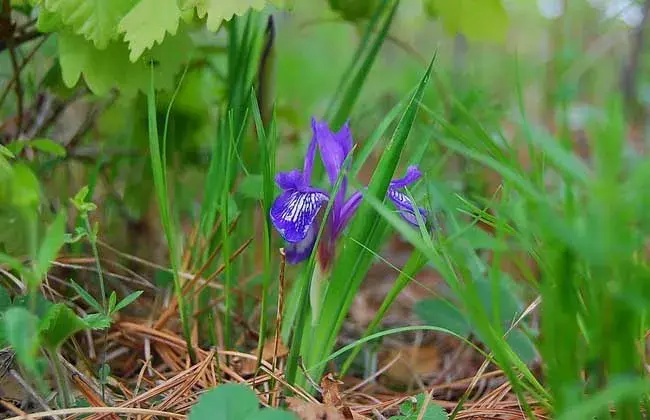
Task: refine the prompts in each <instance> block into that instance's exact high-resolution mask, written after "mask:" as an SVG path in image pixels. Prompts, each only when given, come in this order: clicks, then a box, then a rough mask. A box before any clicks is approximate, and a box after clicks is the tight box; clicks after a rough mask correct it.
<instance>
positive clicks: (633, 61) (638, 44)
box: [621, 0, 650, 111]
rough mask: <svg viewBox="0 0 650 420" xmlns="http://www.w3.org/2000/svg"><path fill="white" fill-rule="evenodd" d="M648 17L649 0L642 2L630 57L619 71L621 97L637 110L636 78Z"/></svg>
mask: <svg viewBox="0 0 650 420" xmlns="http://www.w3.org/2000/svg"><path fill="white" fill-rule="evenodd" d="M649 19H650V0H645V1H644V2H643V9H642V19H641V23H640V24H639V26H638V27H637V28H636V30H635V32H634V34H633V39H632V42H631V44H632V47H631V48H632V50H631V51H630V58H629V60H628V62H627V63H626V64H625V66H624V67H623V70H622V71H621V88H622V90H623V97H624V98H625V104H626V105H627V106H628V107H629V108H630V109H631V110H635V111H636V110H637V108H638V100H637V96H636V88H637V79H638V73H639V64H640V58H641V53H642V52H643V46H644V43H645V33H646V30H647V27H648V23H649V22H648V21H649Z"/></svg>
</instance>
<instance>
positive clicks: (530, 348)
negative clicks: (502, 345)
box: [506, 328, 538, 363]
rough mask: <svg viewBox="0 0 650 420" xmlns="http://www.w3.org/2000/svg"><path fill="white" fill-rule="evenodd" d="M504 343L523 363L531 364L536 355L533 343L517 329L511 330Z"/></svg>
mask: <svg viewBox="0 0 650 420" xmlns="http://www.w3.org/2000/svg"><path fill="white" fill-rule="evenodd" d="M506 342H507V343H508V345H509V346H510V347H512V351H514V352H515V353H516V354H517V356H519V358H520V359H521V360H523V362H524V363H531V362H533V361H534V360H535V358H536V357H537V355H538V353H537V348H536V347H535V345H534V344H533V342H532V341H530V338H528V336H527V335H526V334H524V332H523V331H522V330H521V329H519V328H516V329H514V330H512V331H511V332H510V334H508V336H507V337H506Z"/></svg>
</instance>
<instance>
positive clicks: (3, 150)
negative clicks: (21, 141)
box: [0, 142, 17, 159]
mask: <svg viewBox="0 0 650 420" xmlns="http://www.w3.org/2000/svg"><path fill="white" fill-rule="evenodd" d="M14 143H17V142H14ZM11 144H13V143H10V144H9V145H11ZM0 155H4V156H6V157H8V158H9V159H13V158H15V157H16V156H15V155H14V153H12V151H11V150H9V149H8V148H7V147H5V146H3V145H1V144H0Z"/></svg>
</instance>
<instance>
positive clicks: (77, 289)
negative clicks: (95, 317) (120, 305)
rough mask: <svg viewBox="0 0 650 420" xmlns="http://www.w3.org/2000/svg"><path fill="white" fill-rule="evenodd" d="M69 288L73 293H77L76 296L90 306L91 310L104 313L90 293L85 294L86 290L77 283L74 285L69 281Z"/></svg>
mask: <svg viewBox="0 0 650 420" xmlns="http://www.w3.org/2000/svg"><path fill="white" fill-rule="evenodd" d="M70 286H72V288H73V289H74V291H75V292H77V294H78V295H79V296H81V298H82V299H83V300H84V301H85V302H86V303H87V304H88V305H90V307H91V308H93V309H94V310H96V311H97V312H103V311H104V308H102V306H101V305H100V304H99V302H97V300H96V299H95V298H94V297H92V296H91V295H90V293H88V292H86V290H85V289H84V288H83V287H81V286H79V285H78V284H77V283H75V282H74V281H72V280H70Z"/></svg>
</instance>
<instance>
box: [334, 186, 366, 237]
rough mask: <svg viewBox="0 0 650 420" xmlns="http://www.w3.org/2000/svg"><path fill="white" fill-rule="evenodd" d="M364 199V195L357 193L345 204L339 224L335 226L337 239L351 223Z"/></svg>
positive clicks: (338, 220)
mask: <svg viewBox="0 0 650 420" xmlns="http://www.w3.org/2000/svg"><path fill="white" fill-rule="evenodd" d="M362 198H363V195H362V194H361V192H360V191H357V192H355V193H354V194H352V195H351V196H350V198H348V201H346V202H345V204H344V205H343V206H342V207H341V212H340V214H339V217H338V219H337V223H336V224H335V226H334V233H333V234H334V236H335V237H336V236H338V235H339V234H340V233H341V231H342V230H343V229H345V227H346V226H347V224H348V222H349V221H350V219H351V218H352V216H353V215H354V213H355V212H356V211H357V209H358V208H359V205H360V204H361V199H362Z"/></svg>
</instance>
